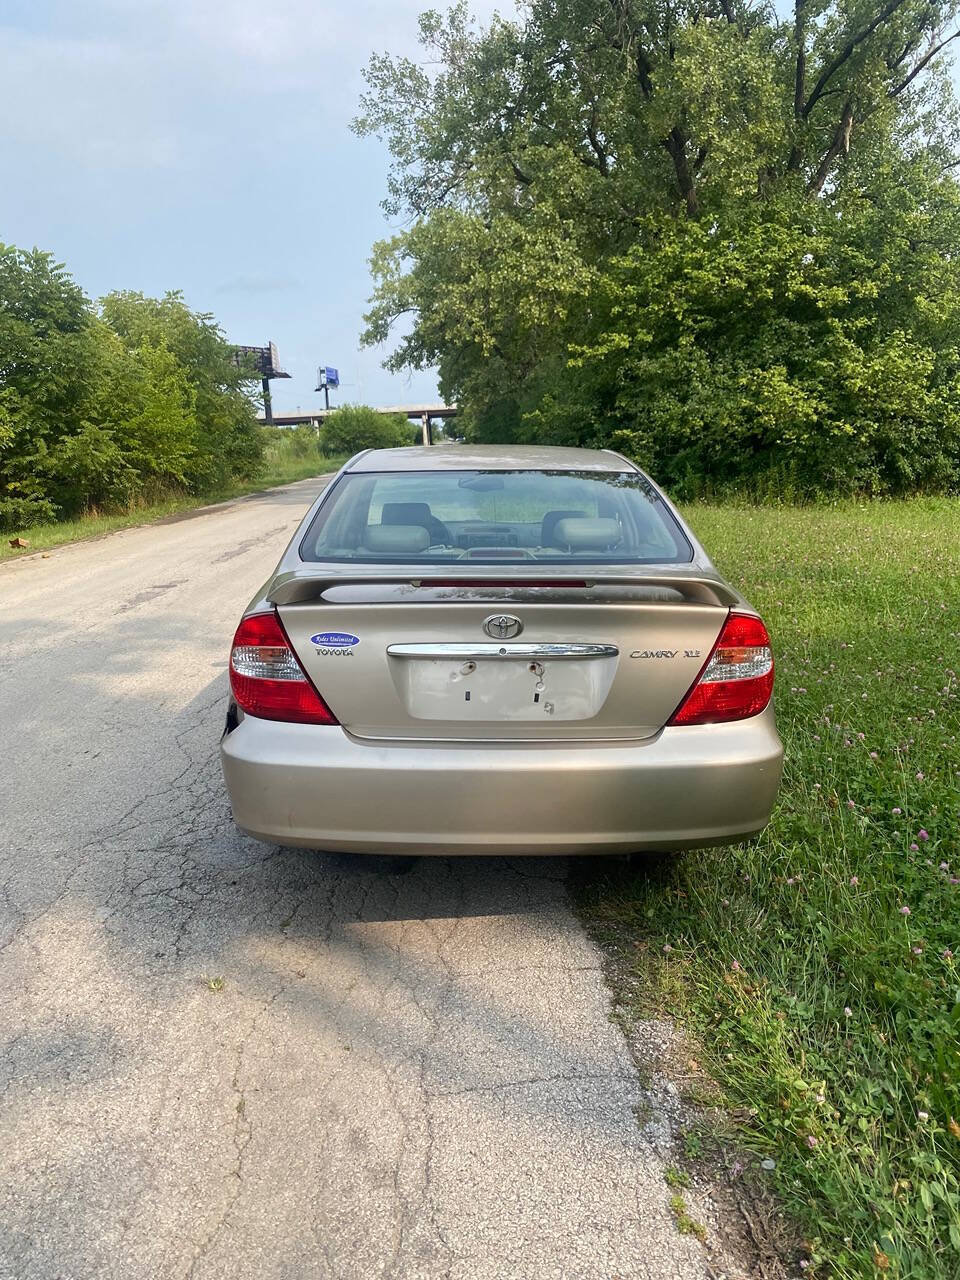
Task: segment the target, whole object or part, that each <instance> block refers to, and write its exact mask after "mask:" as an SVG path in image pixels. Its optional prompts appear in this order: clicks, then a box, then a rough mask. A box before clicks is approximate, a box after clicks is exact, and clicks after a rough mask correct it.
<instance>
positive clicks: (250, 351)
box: [233, 342, 290, 378]
mask: <svg viewBox="0 0 960 1280" xmlns="http://www.w3.org/2000/svg"><path fill="white" fill-rule="evenodd" d="M233 359H234V363H235V364H236V366H237V368H238V369H242V370H243V372H244V373H245V374H246V375H247V377H250V378H289V377H290V375H289V373H284V371H283V370H282V369H281V368H280V355H279V353H278V351H277V344H276V343H275V342H269V343H267V345H266V346H265V347H243V346H234V348H233Z"/></svg>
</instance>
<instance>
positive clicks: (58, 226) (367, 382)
mask: <svg viewBox="0 0 960 1280" xmlns="http://www.w3.org/2000/svg"><path fill="white" fill-rule="evenodd" d="M429 7H430V2H429V0H340V3H336V4H332V3H324V0H2V4H0V148H2V150H0V154H2V156H3V182H2V186H0V241H3V242H5V243H7V244H15V245H19V246H20V247H23V248H32V247H33V246H34V245H36V246H38V247H39V248H41V249H46V250H49V251H50V252H52V253H53V254H54V255H55V256H56V258H57V259H58V260H60V261H62V262H64V263H65V264H66V265H67V267H68V268H69V270H70V271H71V273H72V274H73V276H74V277H75V278H76V280H77V281H78V282H79V284H80V285H81V286H82V287H83V289H84V290H85V291H86V293H87V294H88V296H90V297H91V298H97V297H100V296H102V295H103V294H105V293H107V292H109V291H110V290H111V289H136V290H140V291H142V292H143V293H146V294H149V295H154V296H155V295H159V294H162V293H164V292H165V291H166V290H168V289H182V290H183V293H184V295H185V297H186V300H187V302H188V303H189V304H190V306H191V307H194V308H195V309H197V310H200V311H210V312H213V314H214V315H215V316H216V317H217V319H218V321H219V322H220V324H221V326H222V328H223V330H224V332H225V333H226V336H227V338H228V339H229V340H230V341H232V342H238V343H245V344H250V345H265V344H266V343H267V342H268V341H270V340H272V341H274V342H276V344H277V346H278V348H279V353H280V359H281V363H282V364H283V366H284V368H285V369H286V370H287V371H288V372H289V373H290V374H291V375H292V376H291V378H290V380H289V381H275V382H274V383H273V402H274V410H275V412H283V411H284V410H285V409H286V410H289V411H293V410H296V409H297V408H300V407H303V408H308V407H313V406H316V405H318V404H320V403H321V396H319V395H317V394H316V392H315V391H314V387H315V385H316V382H315V375H316V369H317V366H318V365H321V364H326V365H334V366H336V367H338V368H339V370H340V378H341V383H342V388H341V392H340V399H339V401H335V402H336V403H346V402H351V401H352V402H362V403H366V404H374V405H388V404H413V403H415V402H419V401H423V400H426V401H428V402H433V401H435V400H436V399H437V398H438V397H437V387H436V379H435V377H434V375H433V373H431V372H422V373H420V372H418V373H412V374H409V375H406V374H405V375H397V374H391V373H387V372H386V370H384V369H383V368H382V367H381V363H382V361H383V359H384V356H385V354H386V351H385V350H384V349H375V348H374V349H369V350H361V349H360V347H359V334H360V331H361V328H362V315H363V311H364V308H365V304H366V301H367V299H368V298H369V296H370V291H371V280H370V274H369V269H368V264H367V260H368V258H369V254H370V249H371V246H372V245H373V243H374V241H376V240H378V239H380V238H382V237H384V236H387V235H390V234H392V233H393V232H394V231H396V230H399V229H400V227H401V223H400V221H399V220H396V219H394V220H392V221H391V220H388V219H387V218H386V216H385V215H384V214H383V211H382V210H381V208H380V201H381V200H382V199H383V196H384V194H385V191H386V175H387V164H388V156H387V153H386V149H385V148H384V147H383V146H382V145H381V144H380V143H378V142H377V141H376V140H374V139H358V138H356V137H355V136H354V135H353V134H352V133H351V131H350V127H349V126H350V120H351V118H352V117H353V116H354V114H356V111H357V106H358V98H359V94H360V92H361V90H362V88H363V80H362V74H361V73H362V70H363V67H364V66H365V64H366V62H367V60H368V58H369V56H370V54H371V53H372V52H374V51H377V52H382V51H389V52H391V53H400V54H406V55H408V56H416V53H417V45H416V33H417V15H418V13H419V12H420V10H421V9H424V8H429ZM512 7H513V6H512V4H510V3H509V2H506V3H505V2H504V0H501V2H500V3H499V5H498V4H495V3H494V2H493V0H489V2H488V0H475V2H474V3H473V4H472V5H471V8H472V10H473V12H474V13H475V14H477V15H478V16H479V17H480V18H487V17H489V16H490V14H491V13H492V12H493V11H494V9H495V8H499V9H500V11H501V12H509V11H512Z"/></svg>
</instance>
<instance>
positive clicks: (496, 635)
mask: <svg viewBox="0 0 960 1280" xmlns="http://www.w3.org/2000/svg"><path fill="white" fill-rule="evenodd" d="M483 629H484V631H485V632H486V633H487V635H488V636H490V637H491V639H493V640H512V639H513V637H514V636H518V635H519V634H520V632H521V631H522V630H523V623H522V622H521V621H520V619H519V618H515V617H514V616H513V614H512V613H491V615H490V617H489V618H485V619H484V623H483Z"/></svg>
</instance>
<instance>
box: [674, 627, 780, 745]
mask: <svg viewBox="0 0 960 1280" xmlns="http://www.w3.org/2000/svg"><path fill="white" fill-rule="evenodd" d="M772 693H773V652H772V650H771V648H770V637H769V635H768V634H767V628H766V627H765V626H764V625H763V623H762V622H761V621H760V619H759V618H756V617H753V616H752V615H751V614H748V613H731V614H729V615H728V616H727V620H726V622H725V623H724V624H723V629H722V630H721V632H720V635H719V636H718V637H717V642H716V644H715V645H714V646H713V650H712V652H711V654H710V657H709V658H708V659H707V662H706V665H705V666H704V668H703V670H702V671H701V672H700V674H699V676H698V677H697V679H696V680H695V681H694V683H693V686H692V688H691V689H690V690H689V692H688V693H687V695H686V697H685V698H684V700H683V701H682V702H681V703H680V705H679V707H677V709H676V711H675V712H674V713H673V715H672V716H671V717H670V720H669V721H668V723H669V724H719V723H721V722H722V721H725V720H746V719H747V718H748V717H749V716H756V715H759V714H760V712H761V711H762V710H763V709H764V707H765V706H766V705H767V703H768V702H769V701H770V695H771V694H772Z"/></svg>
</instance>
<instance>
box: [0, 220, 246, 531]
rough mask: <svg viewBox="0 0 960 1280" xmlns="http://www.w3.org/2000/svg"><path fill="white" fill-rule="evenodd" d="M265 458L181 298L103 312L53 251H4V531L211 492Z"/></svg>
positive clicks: (234, 377) (227, 367)
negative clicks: (177, 493) (173, 495)
mask: <svg viewBox="0 0 960 1280" xmlns="http://www.w3.org/2000/svg"><path fill="white" fill-rule="evenodd" d="M261 449H262V441H261V432H260V428H259V427H258V425H257V423H256V419H255V410H254V407H253V403H252V402H251V400H250V398H249V397H248V396H247V394H246V391H245V382H244V379H243V377H242V375H241V373H240V371H239V370H238V369H237V368H236V365H235V364H234V363H233V361H232V356H231V349H230V347H229V346H228V344H227V343H226V342H225V341H224V338H223V335H222V334H221V333H220V331H219V329H218V328H217V326H216V325H215V323H214V322H213V320H212V318H211V317H210V316H206V315H196V314H195V313H193V312H191V311H190V310H189V308H187V307H186V305H185V304H184V303H183V300H182V298H180V297H179V295H177V294H168V295H167V296H166V297H164V298H162V299H159V300H157V299H150V298H144V297H143V296H142V295H139V294H114V295H111V296H110V297H109V298H107V299H105V300H104V303H103V305H102V308H101V311H100V312H99V313H98V312H97V311H96V310H95V308H94V307H93V306H92V305H91V304H90V302H89V300H88V299H87V298H86V297H85V296H84V294H83V291H82V290H81V289H80V288H79V286H78V285H77V284H76V282H75V281H74V280H72V279H71V277H70V275H69V274H68V272H67V271H66V269H65V268H64V267H63V265H62V264H60V263H57V262H55V261H54V259H53V258H52V257H51V256H50V255H49V254H46V253H42V252H40V251H39V250H32V251H30V252H27V251H24V250H21V249H17V248H15V247H13V246H7V245H0V528H7V529H10V528H17V527H22V526H23V525H25V524H29V523H31V522H34V521H37V520H42V519H53V518H55V517H57V516H59V515H62V516H70V515H74V514H76V513H78V512H81V511H84V510H90V509H92V508H103V507H110V506H113V507H123V506H127V505H129V504H131V503H134V502H139V501H143V500H144V499H151V498H158V497H162V496H163V495H164V494H166V493H169V492H172V491H180V492H182V491H186V492H192V493H203V492H206V491H208V490H210V489H211V488H215V487H217V486H218V485H219V484H221V483H223V482H224V481H225V480H228V479H230V478H232V477H240V478H247V477H248V476H250V475H251V474H253V473H254V472H255V471H256V469H257V467H258V466H259V461H260V456H261Z"/></svg>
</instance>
